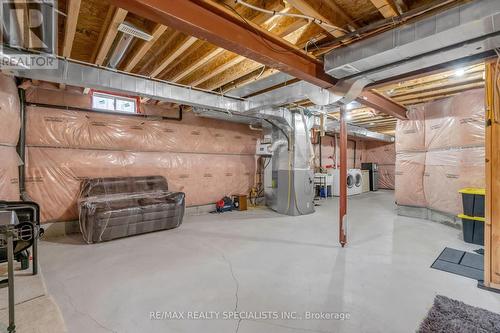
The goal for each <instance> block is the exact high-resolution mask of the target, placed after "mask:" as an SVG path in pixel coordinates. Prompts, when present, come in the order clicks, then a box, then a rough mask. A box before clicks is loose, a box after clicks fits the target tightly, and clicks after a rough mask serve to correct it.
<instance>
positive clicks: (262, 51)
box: [111, 0, 336, 88]
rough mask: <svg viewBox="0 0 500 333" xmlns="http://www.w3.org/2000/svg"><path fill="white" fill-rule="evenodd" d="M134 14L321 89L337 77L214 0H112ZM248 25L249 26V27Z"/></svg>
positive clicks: (300, 52) (320, 64) (313, 59)
mask: <svg viewBox="0 0 500 333" xmlns="http://www.w3.org/2000/svg"><path fill="white" fill-rule="evenodd" d="M111 1H112V2H113V3H117V4H120V5H121V6H124V8H127V9H129V10H131V11H132V12H134V13H135V14H137V15H140V16H142V17H145V18H148V19H150V20H152V21H154V22H158V23H162V24H165V25H167V26H169V27H172V28H174V29H177V30H179V31H182V32H184V33H186V34H189V35H191V36H195V37H197V38H200V39H204V40H207V41H208V42H210V43H212V44H215V45H217V46H219V47H222V48H224V49H226V50H229V51H232V52H234V53H237V54H241V55H245V56H246V57H247V58H250V59H252V60H254V61H256V62H260V63H262V64H265V65H268V66H269V67H273V68H278V69H280V70H283V71H285V72H288V73H289V74H291V75H294V76H297V77H300V78H301V79H304V80H306V81H308V82H310V83H313V84H316V85H318V86H321V87H323V88H329V87H331V86H333V85H334V84H335V83H336V80H335V79H334V78H333V77H331V76H329V75H327V74H326V73H325V72H324V70H323V64H322V63H321V62H320V61H318V60H317V59H315V58H313V57H311V56H308V55H307V54H305V53H304V52H303V51H302V50H300V49H298V48H296V47H295V46H293V45H292V44H290V43H288V42H286V41H285V40H283V39H282V38H280V37H278V36H276V35H274V34H272V33H270V32H268V31H265V30H263V29H261V28H260V27H259V26H257V25H255V24H254V23H252V22H248V21H244V20H243V19H242V18H241V17H239V16H237V15H235V14H234V13H233V12H232V11H231V10H229V9H227V8H226V7H224V6H222V5H220V4H218V3H216V2H215V1H202V0H194V1H183V4H182V6H179V4H178V3H177V1H159V0H111ZM249 26H251V27H249Z"/></svg>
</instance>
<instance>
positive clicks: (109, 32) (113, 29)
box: [94, 8, 127, 65]
mask: <svg viewBox="0 0 500 333" xmlns="http://www.w3.org/2000/svg"><path fill="white" fill-rule="evenodd" d="M108 15H109V12H108ZM125 17H127V11H126V10H125V9H122V8H117V9H115V10H114V12H113V15H112V16H111V19H110V22H109V25H108V26H104V27H103V28H102V29H103V31H105V34H104V35H103V38H102V42H101V44H100V45H99V49H98V51H97V54H96V56H95V60H94V63H95V64H96V65H102V64H103V63H104V60H106V56H107V55H108V52H109V49H110V48H111V45H113V41H114V39H115V37H116V34H117V33H118V26H119V25H120V24H121V23H122V22H123V21H124V20H125ZM101 32H102V31H101Z"/></svg>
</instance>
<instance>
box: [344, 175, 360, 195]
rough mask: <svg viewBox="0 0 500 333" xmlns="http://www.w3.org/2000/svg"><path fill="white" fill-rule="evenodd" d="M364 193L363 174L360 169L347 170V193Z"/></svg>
mask: <svg viewBox="0 0 500 333" xmlns="http://www.w3.org/2000/svg"><path fill="white" fill-rule="evenodd" d="M361 193H363V174H362V173H361V170H360V169H349V170H347V195H355V194H361Z"/></svg>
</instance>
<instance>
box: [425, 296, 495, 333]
mask: <svg viewBox="0 0 500 333" xmlns="http://www.w3.org/2000/svg"><path fill="white" fill-rule="evenodd" d="M417 332H418V333H431V332H432V333H436V332H438V333H469V332H470V333H472V332H474V333H490V332H491V333H493V332H495V333H499V332H500V314H496V313H493V312H490V311H488V310H485V309H481V308H477V307H474V306H471V305H467V304H465V303H463V302H460V301H457V300H454V299H451V298H448V297H445V296H441V295H438V296H436V298H435V299H434V305H433V306H432V308H431V309H430V310H429V313H428V314H427V317H426V318H425V319H424V321H423V322H422V324H421V325H420V328H419V329H418V331H417Z"/></svg>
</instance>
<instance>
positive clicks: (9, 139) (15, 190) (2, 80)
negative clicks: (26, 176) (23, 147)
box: [0, 74, 21, 201]
mask: <svg viewBox="0 0 500 333" xmlns="http://www.w3.org/2000/svg"><path fill="white" fill-rule="evenodd" d="M20 124H21V122H20V104H19V94H18V92H17V86H16V83H15V81H14V79H13V78H11V77H8V76H5V75H3V74H0V200H12V201H17V200H19V169H18V167H19V162H20V160H19V157H18V155H17V152H16V145H17V141H18V138H19V129H20V126H21V125H20Z"/></svg>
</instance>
